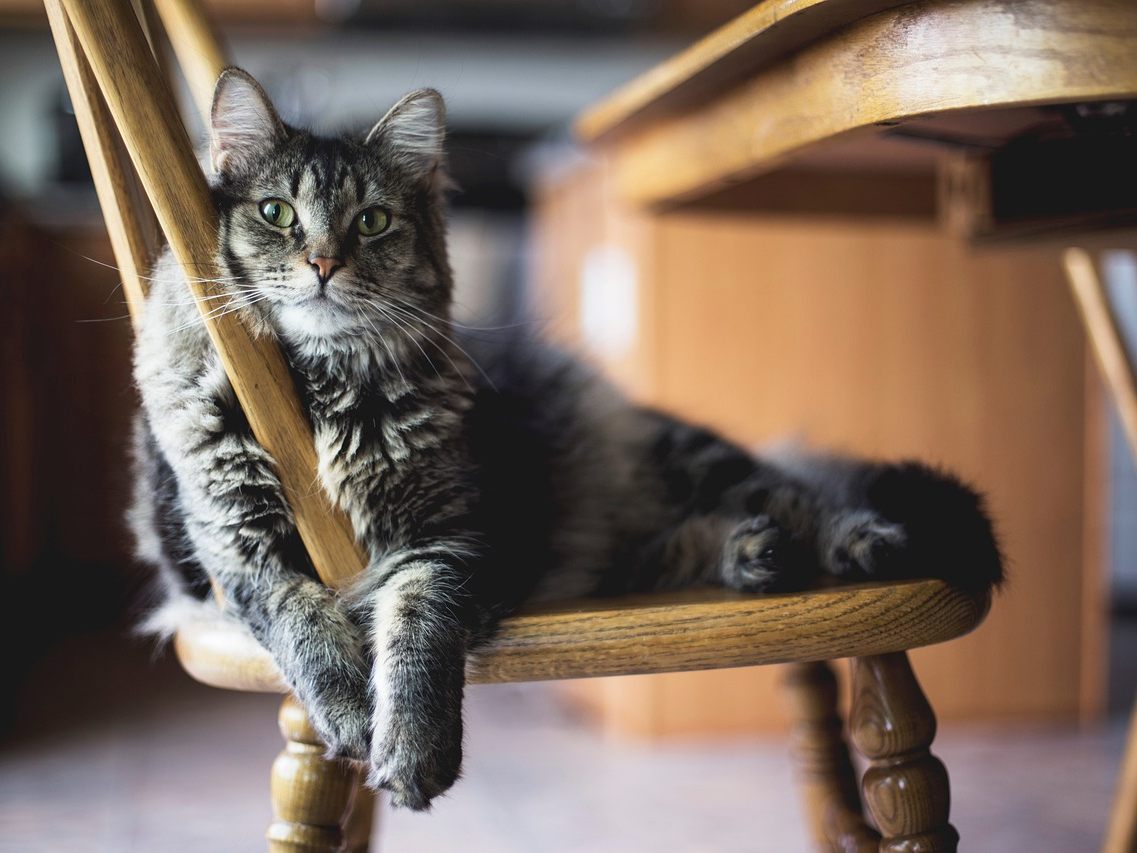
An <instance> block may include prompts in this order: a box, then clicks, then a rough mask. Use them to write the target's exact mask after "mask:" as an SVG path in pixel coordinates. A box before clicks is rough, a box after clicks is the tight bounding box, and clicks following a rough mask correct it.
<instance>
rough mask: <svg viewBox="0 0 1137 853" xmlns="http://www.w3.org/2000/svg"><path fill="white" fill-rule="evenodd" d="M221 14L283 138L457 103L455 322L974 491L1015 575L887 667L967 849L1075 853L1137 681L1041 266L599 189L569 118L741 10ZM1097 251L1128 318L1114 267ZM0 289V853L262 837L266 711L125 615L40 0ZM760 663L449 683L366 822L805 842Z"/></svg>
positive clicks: (521, 2) (484, 1)
mask: <svg viewBox="0 0 1137 853" xmlns="http://www.w3.org/2000/svg"><path fill="white" fill-rule="evenodd" d="M210 5H211V7H212V8H213V11H214V12H215V15H216V18H217V20H218V21H219V23H220V24H221V26H222V28H223V30H224V32H225V34H226V37H227V40H228V42H229V46H230V48H231V53H232V56H233V58H234V60H235V61H236V63H237V64H239V65H241V66H243V67H245V68H246V69H248V70H249V71H251V72H252V73H253V74H254V75H255V76H256V77H257V78H258V79H259V80H260V81H261V82H262V83H263V84H264V85H265V87H266V89H267V90H268V92H269V93H270V95H272V97H273V98H274V100H275V102H276V103H277V105H278V106H279V108H280V110H281V113H282V115H283V116H284V118H285V119H286V120H288V121H293V122H299V123H306V124H310V125H314V126H316V127H319V128H323V129H327V130H329V131H332V130H335V129H339V128H345V127H351V128H362V127H365V126H369V125H370V124H372V123H373V122H374V121H375V120H376V119H377V118H378V117H380V116H381V115H382V114H383V113H384V112H385V111H386V109H387V108H388V107H389V106H390V105H391V104H392V103H393V102H394V101H395V100H396V99H397V98H398V97H399V96H401V95H402V94H403V93H405V92H406V91H408V90H410V89H413V88H416V87H419V86H433V87H435V88H438V89H439V90H440V91H441V92H442V93H443V94H444V95H445V97H446V100H447V104H448V108H449V122H450V127H449V156H450V163H451V169H452V172H453V175H454V178H455V182H456V184H457V185H458V187H459V189H458V191H457V192H456V193H455V195H454V199H453V219H452V223H453V224H452V232H451V253H452V261H453V265H454V268H455V271H456V276H457V280H458V286H459V295H458V314H459V317H460V318H461V319H462V320H463V321H465V322H467V323H470V324H474V325H487V326H490V325H497V324H502V323H514V322H539V323H540V324H541V325H542V326H543V327H544V328H545V329H546V330H547V333H548V334H550V335H552V336H554V337H556V338H558V339H560V340H562V341H565V342H568V343H571V344H573V345H575V346H578V347H579V348H580V349H581V350H582V351H585V352H587V353H588V355H589V357H591V358H592V359H593V360H595V361H596V362H597V363H598V364H600V365H601V366H602V367H603V368H604V369H605V370H607V371H608V372H609V373H610V375H612V376H613V377H614V378H615V379H616V380H617V381H618V382H619V383H620V384H621V385H622V386H623V387H624V388H625V389H626V390H627V391H628V392H629V393H630V394H632V395H634V396H636V397H637V398H639V399H642V400H644V401H647V402H651V403H654V404H657V405H661V406H664V407H666V408H669V409H671V410H674V411H677V412H679V413H681V414H683V415H686V416H688V417H691V418H693V419H696V420H698V421H701V422H704V423H709V424H711V425H713V426H715V427H718V428H720V429H723V430H725V431H726V432H727V433H728V434H730V435H731V436H733V437H734V438H736V439H738V440H740V441H742V442H745V443H747V444H749V445H752V446H755V447H758V446H760V445H762V444H764V443H767V442H770V441H774V440H777V439H780V438H784V437H787V436H788V437H794V438H800V439H804V440H806V441H810V442H815V443H819V444H823V445H825V446H829V447H834V448H837V449H844V450H850V451H854V452H859V453H865V454H871V455H882V456H890V457H895V456H903V455H915V456H918V457H921V458H925V459H929V460H931V461H934V462H937V463H942V464H944V465H946V466H948V467H950V468H952V469H954V470H957V471H959V472H960V473H961V474H963V475H964V476H965V477H967V478H968V479H970V480H972V481H974V482H976V483H978V484H979V485H980V486H981V487H982V488H983V489H984V490H985V491H987V492H988V493H989V494H990V496H991V505H992V509H993V512H994V514H995V516H996V518H997V520H998V522H999V524H1000V527H1001V530H1002V533H1003V538H1004V542H1005V545H1006V549H1007V553H1008V555H1009V557H1010V561H1011V571H1012V580H1011V584H1010V587H1009V589H1008V590H1007V591H1006V592H1005V593H1004V595H1003V596H1002V597H1001V598H1000V599H999V600H998V601H997V602H996V604H995V607H994V610H993V613H992V615H991V617H990V618H989V619H988V621H987V622H986V623H985V624H984V625H983V626H982V627H981V628H980V629H979V630H978V631H977V632H976V633H975V634H974V635H971V636H969V637H966V638H964V639H962V640H960V641H958V642H954V643H951V644H948V645H946V646H944V647H938V648H933V649H927V650H921V651H919V652H917V653H915V654H914V655H913V660H914V663H915V666H916V670H917V673H918V675H919V676H920V678H921V680H922V682H923V683H924V685H925V687H926V690H927V693H928V695H929V698H930V699H931V701H932V704H933V706H934V707H935V708H936V709H937V712H938V715H939V717H940V719H941V721H942V726H941V734H940V736H939V738H938V739H937V742H936V743H937V746H936V751H937V753H938V754H940V755H941V757H943V758H944V760H945V762H946V764H947V766H948V768H949V770H950V772H951V775H952V783H953V822H954V823H955V825H956V826H957V827H958V828H959V829H960V831H961V833H962V834H963V837H964V839H965V840H967V841H968V844H967V847H968V849H972V850H1000V851H1004V850H1026V849H1029V850H1033V851H1048V850H1050V851H1075V850H1089V849H1094V848H1095V847H1096V845H1097V844H1098V843H1099V841H1100V838H1101V835H1102V832H1103V831H1104V826H1105V820H1106V815H1107V813H1108V808H1109V803H1110V798H1111V795H1112V786H1113V783H1114V774H1115V773H1116V769H1117V764H1118V761H1119V752H1120V748H1121V746H1120V745H1121V742H1122V726H1121V719H1122V717H1123V716H1124V714H1125V713H1126V712H1127V711H1128V710H1129V707H1130V703H1131V702H1132V699H1133V695H1134V687H1135V685H1137V655H1134V650H1135V649H1137V526H1135V525H1134V524H1133V520H1134V519H1135V518H1137V474H1135V472H1134V468H1133V464H1132V462H1131V460H1130V457H1129V454H1128V451H1127V450H1126V446H1125V443H1124V440H1123V438H1122V434H1121V431H1120V428H1119V427H1118V425H1117V423H1116V418H1115V416H1114V415H1113V413H1112V411H1111V409H1110V408H1109V404H1108V403H1107V401H1106V398H1105V395H1104V393H1103V391H1102V389H1101V387H1100V385H1099V383H1098V380H1097V379H1096V375H1095V372H1094V370H1093V368H1092V365H1090V363H1089V362H1088V360H1087V357H1086V348H1085V341H1084V338H1083V335H1082V332H1081V328H1080V326H1079V324H1078V321H1077V317H1076V315H1075V312H1074V309H1073V305H1072V303H1071V301H1070V299H1069V297H1068V295H1067V292H1066V284H1065V282H1064V280H1063V278H1062V276H1061V273H1060V267H1059V265H1058V262H1057V256H1056V250H1055V249H1053V248H1047V247H1045V246H1014V247H1006V248H994V249H987V250H984V251H982V252H974V253H972V252H968V251H965V250H964V249H963V248H961V247H959V246H958V245H957V244H956V243H954V242H953V241H952V240H951V238H950V237H949V236H947V235H945V234H943V233H942V231H941V230H939V229H938V228H937V227H936V223H935V222H934V221H932V219H931V217H930V216H929V217H925V218H923V219H921V218H920V217H917V218H915V219H913V218H911V217H908V218H905V219H904V220H903V221H900V220H898V219H895V218H891V217H890V216H889V215H888V214H887V213H886V214H884V215H881V216H877V217H868V218H861V219H856V220H853V221H849V220H846V219H842V220H837V219H834V218H827V217H825V216H818V215H811V214H809V213H808V212H801V211H797V212H795V211H792V210H788V209H787V210H786V211H770V210H767V211H765V212H762V213H753V212H742V211H740V210H736V209H732V206H731V205H729V204H720V205H717V206H713V207H703V208H697V209H685V210H682V211H674V212H657V213H644V212H635V211H628V210H625V209H622V208H621V207H620V206H619V204H618V203H617V202H616V201H615V200H614V198H613V190H612V186H611V181H610V178H609V176H608V174H607V173H606V167H605V163H604V162H603V161H602V160H601V159H600V158H598V157H597V156H596V155H595V154H594V153H593V152H592V151H590V150H589V149H587V148H584V147H582V146H580V145H578V144H576V143H575V142H574V138H573V135H572V133H571V130H570V123H571V122H572V120H573V119H574V117H576V116H577V115H578V114H579V113H580V112H581V111H582V110H583V109H584V108H585V107H587V106H588V105H590V104H593V103H595V102H597V101H599V100H601V99H602V98H603V97H604V96H605V95H607V94H609V93H610V92H612V91H613V90H614V89H616V88H617V87H618V86H619V85H621V84H623V83H625V82H626V81H628V80H630V79H632V78H633V77H635V76H636V75H638V74H640V73H642V72H644V71H645V70H647V69H649V68H651V67H652V66H654V65H656V64H657V63H659V62H660V61H662V60H663V59H665V58H666V57H668V56H669V55H671V54H673V53H675V52H676V51H677V50H679V49H680V48H682V47H683V46H685V45H687V44H689V43H691V42H692V41H694V40H695V39H697V38H698V37H700V36H702V35H704V34H706V33H707V32H709V31H711V30H712V29H713V28H715V27H716V26H718V25H720V24H722V23H724V22H725V21H727V20H729V19H730V18H731V17H733V16H735V15H737V14H739V13H740V12H742V11H744V10H745V9H746V8H747V7H748V5H749V4H748V3H746V2H744V0H540V2H533V0H529V1H528V2H526V0H477V2H475V1H474V0H414V2H411V0H287V1H286V2H285V0H280V2H269V0H232V2H215V3H212V4H210ZM183 95H184V96H185V97H184V101H185V106H186V110H185V112H186V114H187V115H189V114H192V112H193V111H192V108H191V106H190V104H189V100H188V95H187V94H186V93H183ZM191 124H192V123H191ZM192 129H193V132H194V133H195V134H197V135H198V136H200V127H199V126H194V127H193V128H192ZM790 207H792V205H791V206H790ZM1106 270H1107V273H1108V277H1109V279H1110V282H1109V283H1110V286H1111V288H1113V290H1114V292H1115V295H1116V297H1117V299H1118V300H1119V305H1120V306H1121V308H1122V309H1123V310H1122V316H1123V317H1126V318H1127V319H1128V320H1130V321H1131V322H1132V326H1133V330H1132V331H1133V332H1134V334H1135V337H1137V299H1134V297H1133V294H1134V293H1137V264H1135V263H1134V259H1133V256H1132V254H1130V253H1127V252H1123V251H1118V252H1114V253H1112V254H1110V255H1109V256H1108V263H1107V265H1106ZM0 293H2V294H3V299H4V305H5V307H4V309H3V310H0V347H2V358H0V583H2V588H0V589H2V591H0V641H2V642H0V649H2V650H3V651H2V654H3V664H4V666H5V669H6V671H7V674H6V677H5V678H4V681H3V683H4V688H3V690H4V695H3V702H2V704H0V850H12V851H17V850H18V851H33V850H77V851H78V850H91V851H95V850H98V851H104V850H105V851H119V850H162V851H166V850H170V851H173V850H187V851H188V850H246V849H247V850H255V849H261V845H262V842H261V841H260V840H259V839H260V836H261V833H262V831H263V828H264V827H265V826H266V825H267V823H268V820H269V811H268V800H267V794H266V785H265V783H266V781H267V773H268V767H269V764H270V763H271V760H272V757H273V755H274V754H275V752H276V751H277V750H278V749H279V740H278V738H277V735H276V733H275V728H274V724H273V719H274V714H275V706H276V702H277V700H276V699H275V698H274V697H264V696H246V695H236V694H230V693H223V692H220V691H213V690H211V689H210V688H208V687H204V686H201V685H198V684H195V683H193V682H191V681H190V680H189V678H188V677H187V676H185V675H184V674H182V673H181V671H180V669H179V668H178V667H177V666H176V665H175V664H174V663H173V662H172V661H171V659H170V657H169V656H164V657H163V656H160V655H159V656H155V655H154V654H153V653H152V651H151V649H150V648H149V647H148V646H147V644H146V643H144V642H143V641H140V640H138V639H136V638H134V637H132V636H131V625H132V624H133V622H134V620H135V619H136V618H137V615H138V613H139V612H140V608H141V607H142V606H144V602H145V584H146V578H145V575H144V573H143V572H142V571H141V570H140V569H139V568H138V567H137V566H136V565H135V564H134V563H133V562H132V559H131V556H130V546H129V542H128V541H127V538H126V536H125V531H124V527H123V524H122V521H121V518H122V512H123V507H124V505H125V496H126V493H127V489H128V478H127V470H126V465H125V458H126V438H127V434H128V425H129V419H130V416H131V413H132V411H133V409H134V407H135V395H134V391H133V389H132V386H131V381H130V371H129V358H130V355H129V353H130V341H131V328H130V323H129V320H128V319H127V316H126V306H125V304H124V302H123V298H122V295H121V292H120V290H119V288H118V277H117V275H116V272H115V270H114V268H113V258H112V257H111V253H110V247H109V243H108V241H107V237H106V233H105V230H104V228H103V225H102V220H101V216H100V213H99V208H98V203H97V200H96V198H95V195H94V191H93V189H92V186H91V183H90V174H89V171H88V169H87V165H86V161H85V157H84V154H83V149H82V144H81V142H80V139H79V135H78V131H77V128H76V125H75V120H74V116H73V115H72V113H71V110H70V105H69V101H68V98H67V95H66V91H65V88H64V84H63V79H62V75H61V73H60V70H59V66H58V61H57V58H56V55H55V51H54V47H53V43H52V40H51V37H50V34H49V32H48V30H47V26H46V20H45V19H44V18H43V15H42V12H41V10H40V8H39V6H38V4H37V3H35V2H32V0H0ZM884 306H887V308H885V307H884ZM534 317H535V318H538V319H537V320H536V321H532V320H530V319H528V318H534ZM777 678H778V673H777V670H776V668H766V669H762V670H737V671H721V672H712V673H697V674H682V675H668V676H654V677H635V678H620V679H601V680H595V681H590V682H580V683H565V684H557V685H522V686H509V687H479V688H474V689H472V691H471V694H472V696H471V702H470V715H469V716H470V725H469V734H468V744H469V753H470V759H469V761H468V763H467V765H466V778H465V780H464V781H462V782H461V783H460V784H459V785H458V786H457V788H455V790H454V791H453V792H452V794H451V795H450V796H449V797H447V798H446V799H444V800H443V801H442V802H441V803H440V804H439V805H437V806H436V808H435V812H434V814H432V815H429V816H423V815H409V814H403V813H400V814H395V815H386V816H385V817H384V819H383V825H382V826H381V827H379V828H378V830H377V831H378V832H379V834H380V837H381V838H382V840H383V842H384V843H385V844H389V849H392V850H400V851H402V850H407V851H414V850H422V851H434V850H446V849H453V848H456V847H458V846H459V845H460V846H461V847H462V849H464V850H471V851H476V850H494V851H505V850H516V851H533V850H542V851H570V850H571V851H631V850H648V849H651V850H658V851H668V850H674V851H704V850H705V851H743V850H759V849H775V848H777V849H784V850H797V849H803V850H804V849H806V836H805V831H804V828H803V824H802V823H801V820H800V819H799V818H800V815H799V811H798V805H797V802H796V799H795V798H794V792H793V787H792V784H791V780H792V774H791V771H790V767H789V764H788V760H787V758H786V756H785V750H786V748H785V744H784V737H783V735H784V733H785V731H786V729H787V725H788V723H787V718H786V716H785V712H784V709H783V708H782V705H781V700H780V697H779V695H778V690H777ZM756 838H761V839H762V841H761V843H758V842H756V841H755V839H756Z"/></svg>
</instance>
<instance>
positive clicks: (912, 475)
mask: <svg viewBox="0 0 1137 853" xmlns="http://www.w3.org/2000/svg"><path fill="white" fill-rule="evenodd" d="M850 486H851V493H852V494H851V495H850V497H852V498H853V499H854V501H856V502H857V503H859V502H860V501H859V500H857V498H860V500H863V501H864V503H865V505H867V506H868V507H869V508H871V509H873V510H875V511H876V512H878V513H880V515H882V516H884V517H885V518H887V519H888V520H890V521H894V522H898V523H900V524H902V525H904V528H905V530H906V531H907V533H908V538H909V549H910V550H909V552H908V554H907V555H906V557H907V559H906V562H909V563H910V566H911V569H912V570H913V573H914V574H918V575H919V576H921V577H934V578H940V579H941V580H945V581H947V582H948V583H951V584H953V585H954V586H957V587H959V588H960V589H963V590H965V591H966V592H969V593H972V594H981V593H986V592H989V591H990V590H992V589H994V588H997V587H999V586H1000V585H1001V584H1002V583H1003V581H1004V579H1005V574H1004V569H1003V555H1002V552H1001V551H1000V548H999V542H998V539H997V537H996V535H995V529H994V526H993V524H992V523H991V519H990V516H989V515H988V512H987V508H986V505H985V501H984V499H983V497H982V496H981V495H980V494H978V493H977V492H976V491H974V490H973V489H971V488H970V487H969V486H967V485H966V484H964V483H963V482H962V481H960V480H959V479H958V478H957V477H955V476H954V475H952V474H949V473H947V472H944V471H939V470H936V469H934V468H931V467H929V466H927V465H924V464H923V463H920V462H913V461H905V462H898V463H883V464H867V465H863V466H857V468H856V469H855V474H854V475H853V479H852V482H851V483H850Z"/></svg>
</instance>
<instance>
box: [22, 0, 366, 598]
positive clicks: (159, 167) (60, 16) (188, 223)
mask: <svg viewBox="0 0 1137 853" xmlns="http://www.w3.org/2000/svg"><path fill="white" fill-rule="evenodd" d="M150 2H155V0H140V6H139V8H138V9H136V8H135V7H134V6H132V3H131V0H45V2H44V5H45V7H46V8H47V12H48V19H49V21H50V24H51V30H52V35H53V37H54V38H55V44H56V49H57V51H58V53H59V58H60V63H61V64H62V66H63V70H64V76H65V78H66V81H67V88H68V91H69V92H70V94H71V99H72V103H73V104H74V107H75V114H76V117H77V119H78V122H79V130H80V133H81V135H82V138H83V145H84V148H85V149H86V152H87V159H88V161H89V162H90V164H91V172H92V174H93V176H94V178H95V186H96V190H97V191H98V195H99V204H100V205H101V207H102V211H103V217H104V218H105V220H106V223H107V229H108V231H109V232H110V236H111V244H112V248H113V249H114V254H115V260H116V262H117V264H118V266H119V269H120V270H121V272H122V275H123V290H124V292H125V294H126V298H127V302H128V305H129V306H130V312H131V317H132V320H133V322H134V323H135V325H136V327H137V324H138V323H139V322H140V320H141V316H142V312H141V305H142V300H143V299H144V297H145V293H146V287H145V282H146V277H147V275H148V274H149V270H150V267H151V264H152V263H153V261H154V258H155V257H156V255H157V252H158V249H159V245H160V243H159V239H158V237H159V231H160V233H161V234H162V235H164V236H165V238H166V240H167V242H168V243H169V245H170V248H171V250H172V251H173V253H174V257H175V258H176V259H177V261H178V263H179V264H180V265H181V267H182V269H183V270H184V271H185V275H186V280H187V282H188V283H189V288H190V291H191V292H192V293H193V296H194V299H195V301H196V303H197V306H198V309H199V310H200V311H201V317H202V322H203V324H204V325H205V328H206V329H207V331H208V332H209V336H210V338H211V339H212V341H213V344H214V346H215V347H216V348H217V352H218V354H219V355H220V357H221V362H222V364H223V365H224V367H225V372H226V373H227V374H228V376H229V381H230V382H231V383H232V385H233V389H234V391H235V392H236V394H237V399H238V400H239V401H240V404H241V407H242V409H244V412H245V415H246V417H247V418H248V421H249V424H250V426H251V427H252V431H253V435H254V436H255V437H256V439H257V441H259V442H260V443H261V444H262V445H263V446H264V448H265V449H266V450H267V451H268V452H269V453H270V454H271V455H272V457H273V458H274V459H275V460H276V462H277V468H278V470H277V473H278V474H279V476H280V479H281V483H282V485H283V488H284V492H285V495H286V497H287V499H288V502H289V504H290V506H291V508H292V512H293V515H294V517H295V519H296V526H297V529H298V530H299V533H300V536H301V538H302V539H303V541H304V545H305V547H306V548H307V549H308V553H309V555H310V557H311V558H312V563H313V565H314V566H315V568H316V571H317V573H318V574H319V576H320V578H321V579H322V580H323V581H324V582H325V583H326V584H328V585H329V586H342V585H343V584H344V583H346V582H348V581H350V580H351V579H352V578H353V577H355V576H356V575H357V574H359V572H360V571H362V569H363V566H364V563H365V559H364V556H363V553H362V551H361V550H360V548H359V546H358V545H357V543H356V541H355V537H354V535H353V533H352V528H351V523H350V521H349V520H348V518H347V517H346V515H345V514H344V513H343V512H341V511H340V510H339V509H338V508H336V507H334V506H333V505H332V503H331V501H330V500H329V499H328V497H327V495H326V494H325V493H324V491H323V490H322V489H313V488H312V484H313V483H317V482H319V478H318V474H317V468H316V464H317V459H316V450H315V444H314V441H313V436H312V428H311V425H310V424H309V423H308V420H307V417H306V415H305V412H304V409H303V407H302V406H301V404H300V399H299V396H298V395H297V393H296V388H295V386H294V385H293V380H292V377H291V375H290V374H289V371H288V368H287V365H286V364H285V361H284V356H283V355H282V353H281V352H280V349H279V347H278V346H277V345H276V344H275V342H273V341H271V340H267V339H264V338H255V337H253V335H252V334H251V333H250V331H249V330H248V329H247V328H246V327H245V326H244V325H243V324H242V323H241V321H240V319H239V318H238V315H237V314H235V313H230V312H221V313H220V315H219V316H217V314H218V312H216V311H214V312H211V311H210V306H211V305H213V306H216V305H217V304H218V303H217V302H216V301H213V300H215V299H216V298H217V297H219V296H223V293H224V291H223V290H222V289H221V288H220V287H219V286H218V270H217V249H218V246H217V234H218V230H217V210H216V208H215V206H214V204H213V201H212V199H211V196H210V193H209V188H208V186H207V185H206V181H205V176H204V175H203V174H202V173H201V169H200V167H199V166H198V163H197V160H196V158H195V157H194V153H193V149H192V146H191V145H190V141H189V137H188V135H187V134H186V130H185V126H184V125H183V124H182V121H181V119H180V117H179V116H178V112H177V108H176V105H175V102H174V97H173V94H172V90H171V88H170V85H169V82H168V80H167V79H166V77H165V76H164V75H163V73H162V70H161V68H160V66H159V62H158V60H157V59H156V58H155V54H154V52H153V50H152V49H151V43H150V41H149V40H148V39H147V34H146V29H145V27H146V26H149V27H150V28H151V32H152V35H153V36H154V41H155V43H158V42H159V37H160V35H161V33H160V32H158V30H159V29H160V26H159V22H160V23H161V25H164V27H165V29H166V36H167V37H168V38H169V40H170V43H171V45H172V46H173V48H174V52H175V53H176V54H177V56H178V58H179V61H180V62H181V64H182V67H183V70H184V71H185V73H186V76H187V79H188V80H189V82H190V86H191V91H192V92H193V94H194V100H195V102H196V103H197V104H198V106H199V109H202V110H203V111H204V113H205V114H206V115H208V110H209V100H210V99H211V97H212V88H213V82H214V81H215V80H216V77H217V72H218V71H219V70H220V68H221V67H222V64H223V62H224V59H223V56H224V53H223V50H222V49H221V48H220V45H219V43H218V41H217V39H216V38H215V37H214V36H213V35H212V30H211V29H210V28H209V26H208V24H207V22H206V18H205V16H204V15H203V14H202V13H201V10H200V8H199V7H198V6H197V4H196V3H195V2H194V0H156V6H155V7H154V8H150V7H149V3H150ZM155 12H156V14H155Z"/></svg>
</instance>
